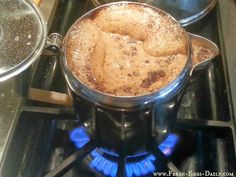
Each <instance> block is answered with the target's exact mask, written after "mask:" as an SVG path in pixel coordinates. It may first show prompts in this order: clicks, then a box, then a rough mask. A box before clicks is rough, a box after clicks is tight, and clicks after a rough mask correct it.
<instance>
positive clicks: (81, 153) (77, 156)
mask: <svg viewBox="0 0 236 177" xmlns="http://www.w3.org/2000/svg"><path fill="white" fill-rule="evenodd" d="M95 147H96V146H95V143H94V141H90V142H88V143H87V144H86V145H85V146H84V147H82V148H81V149H80V150H77V151H76V152H75V153H73V154H72V155H70V156H69V157H68V158H67V159H65V160H64V161H63V162H62V163H61V164H60V165H59V166H57V167H56V168H54V169H53V170H52V171H51V172H49V173H48V174H47V175H46V176H45V177H60V176H62V175H64V174H65V173H66V172H67V171H68V170H69V169H70V168H71V167H72V165H73V164H74V163H75V162H76V161H77V160H82V159H83V158H84V157H85V156H87V155H88V154H89V153H90V152H91V151H92V150H93V149H95Z"/></svg>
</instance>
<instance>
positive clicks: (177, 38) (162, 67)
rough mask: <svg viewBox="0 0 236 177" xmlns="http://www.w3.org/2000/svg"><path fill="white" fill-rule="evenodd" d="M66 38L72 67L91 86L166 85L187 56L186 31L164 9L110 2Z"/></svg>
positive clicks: (131, 91)
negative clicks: (111, 3)
mask: <svg viewBox="0 0 236 177" xmlns="http://www.w3.org/2000/svg"><path fill="white" fill-rule="evenodd" d="M67 35H68V36H67V40H66V58H67V63H68V66H69V68H70V70H71V71H72V72H73V74H74V75H75V76H76V77H77V78H78V80H80V81H81V82H82V83H83V84H85V85H86V86H88V87H89V88H91V89H95V90H98V91H100V92H103V93H107V94H111V95H115V96H141V95H145V94H149V93H152V92H155V91H158V90H159V89H161V88H163V87H165V86H166V85H167V84H169V83H170V82H171V81H173V80H174V79H175V78H176V77H177V76H178V75H179V74H180V72H181V71H182V70H183V68H184V66H185V64H186V61H187V52H188V51H187V46H188V44H187V38H186V34H185V32H184V30H183V29H182V28H181V27H180V25H179V24H178V23H177V22H175V21H174V20H173V19H172V18H171V17H169V16H168V15H166V14H165V13H163V12H162V11H158V10H154V9H152V8H150V7H147V6H142V5H137V4H122V5H110V6H107V7H105V8H102V9H100V10H97V11H94V12H93V13H92V14H91V15H90V16H87V17H85V18H83V19H81V20H79V21H77V22H76V23H75V24H74V25H73V27H72V29H71V30H70V32H69V33H68V34H67Z"/></svg>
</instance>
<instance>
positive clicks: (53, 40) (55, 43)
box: [45, 33, 63, 55]
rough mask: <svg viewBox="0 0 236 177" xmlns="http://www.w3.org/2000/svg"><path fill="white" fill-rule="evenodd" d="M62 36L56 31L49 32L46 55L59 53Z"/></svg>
mask: <svg viewBox="0 0 236 177" xmlns="http://www.w3.org/2000/svg"><path fill="white" fill-rule="evenodd" d="M62 39H63V37H62V36H61V35H60V34H58V33H51V34H50V35H49V36H48V38H47V44H46V47H45V49H46V51H45V53H46V55H59V53H60V49H61V46H62Z"/></svg>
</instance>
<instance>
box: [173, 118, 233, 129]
mask: <svg viewBox="0 0 236 177" xmlns="http://www.w3.org/2000/svg"><path fill="white" fill-rule="evenodd" d="M176 123H177V126H179V127H181V128H185V129H195V130H196V129H197V130H202V129H209V128H232V127H233V124H232V122H225V121H216V120H202V119H177V120H176Z"/></svg>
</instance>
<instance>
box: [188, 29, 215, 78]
mask: <svg viewBox="0 0 236 177" xmlns="http://www.w3.org/2000/svg"><path fill="white" fill-rule="evenodd" d="M189 37H190V40H191V44H192V56H191V58H192V66H193V67H192V70H191V72H190V76H191V79H193V78H195V77H196V76H197V75H198V74H199V73H200V72H201V71H202V70H203V69H205V67H206V66H207V65H208V64H209V62H210V61H211V60H212V59H214V58H215V57H216V56H217V55H219V48H218V47H217V45H216V44H215V43H213V42H212V41H210V40H209V39H206V38H204V37H202V36H198V35H196V34H191V33H189Z"/></svg>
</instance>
